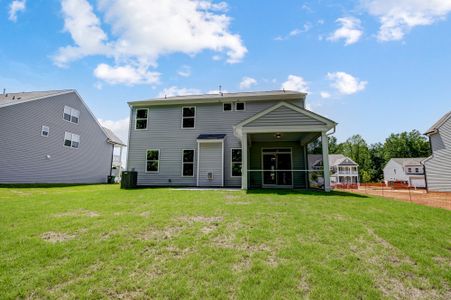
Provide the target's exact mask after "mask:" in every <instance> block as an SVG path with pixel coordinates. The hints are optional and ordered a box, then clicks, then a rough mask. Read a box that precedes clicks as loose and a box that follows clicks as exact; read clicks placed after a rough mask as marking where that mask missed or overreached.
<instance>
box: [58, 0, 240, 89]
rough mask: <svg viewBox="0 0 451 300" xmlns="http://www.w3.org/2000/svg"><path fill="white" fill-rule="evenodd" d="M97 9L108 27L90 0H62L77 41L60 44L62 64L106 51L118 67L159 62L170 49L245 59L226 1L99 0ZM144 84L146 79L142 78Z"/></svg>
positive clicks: (231, 60)
mask: <svg viewBox="0 0 451 300" xmlns="http://www.w3.org/2000/svg"><path fill="white" fill-rule="evenodd" d="M97 2H98V6H97V7H98V12H99V15H100V14H101V17H102V20H104V22H105V24H106V25H107V26H108V28H110V31H109V32H105V31H104V29H102V24H101V22H100V18H99V16H97V15H96V13H95V12H94V10H93V8H92V6H91V5H90V4H89V2H88V1H87V0H61V5H62V12H63V17H64V29H65V30H66V31H67V32H69V33H70V34H71V36H72V39H73V41H74V45H69V46H66V47H63V48H60V49H59V51H58V53H57V54H56V55H55V57H54V62H55V64H57V65H58V66H65V65H67V64H68V63H70V62H71V61H75V60H77V59H81V58H83V57H85V56H91V55H102V56H106V57H108V58H111V59H113V60H114V65H115V67H114V68H119V67H121V66H125V67H127V66H133V68H135V69H140V70H142V69H144V70H147V69H149V68H151V67H154V68H155V67H156V66H157V62H158V59H159V57H161V56H162V55H169V54H172V53H184V54H187V55H190V56H194V55H195V54H197V53H199V52H201V51H204V50H211V51H214V52H217V53H224V54H225V56H226V60H227V62H228V63H237V62H239V61H241V60H242V59H243V57H244V56H245V54H246V52H247V49H246V47H245V46H244V45H243V42H242V40H241V37H240V36H239V35H238V34H234V33H231V32H230V30H229V26H230V21H231V19H230V17H229V16H227V15H226V14H225V12H226V10H227V5H226V4H225V3H224V2H220V3H213V2H212V1H211V0H153V1H147V0H135V1H128V0H98V1H97ZM141 82H143V83H145V82H146V81H145V80H144V81H141Z"/></svg>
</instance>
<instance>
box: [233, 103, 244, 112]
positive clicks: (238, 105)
mask: <svg viewBox="0 0 451 300" xmlns="http://www.w3.org/2000/svg"><path fill="white" fill-rule="evenodd" d="M245 109H246V106H245V105H244V102H236V103H235V110H236V111H243V110H245Z"/></svg>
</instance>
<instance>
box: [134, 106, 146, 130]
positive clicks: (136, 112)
mask: <svg viewBox="0 0 451 300" xmlns="http://www.w3.org/2000/svg"><path fill="white" fill-rule="evenodd" d="M138 110H147V114H146V118H145V120H146V128H136V124H137V123H138ZM139 120H140V121H141V120H144V118H139ZM134 128H135V130H138V131H140V130H147V128H149V109H148V108H137V109H136V110H135V127H134Z"/></svg>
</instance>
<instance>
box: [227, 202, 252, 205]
mask: <svg viewBox="0 0 451 300" xmlns="http://www.w3.org/2000/svg"><path fill="white" fill-rule="evenodd" d="M225 204H226V205H249V204H251V202H246V201H236V202H230V201H229V202H226V203H225Z"/></svg>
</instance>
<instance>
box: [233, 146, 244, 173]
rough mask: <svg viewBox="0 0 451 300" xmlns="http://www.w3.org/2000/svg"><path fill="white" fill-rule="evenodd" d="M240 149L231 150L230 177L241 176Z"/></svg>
mask: <svg viewBox="0 0 451 300" xmlns="http://www.w3.org/2000/svg"><path fill="white" fill-rule="evenodd" d="M241 166H242V156H241V149H232V177H239V176H241Z"/></svg>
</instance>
